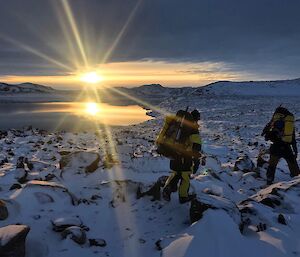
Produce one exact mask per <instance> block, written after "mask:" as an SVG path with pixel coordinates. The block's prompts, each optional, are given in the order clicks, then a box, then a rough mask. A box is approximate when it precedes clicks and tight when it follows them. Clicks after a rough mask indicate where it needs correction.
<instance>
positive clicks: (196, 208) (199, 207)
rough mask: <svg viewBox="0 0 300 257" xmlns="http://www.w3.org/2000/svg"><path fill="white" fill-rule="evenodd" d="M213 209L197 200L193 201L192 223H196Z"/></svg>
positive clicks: (191, 209) (191, 210) (191, 208)
mask: <svg viewBox="0 0 300 257" xmlns="http://www.w3.org/2000/svg"><path fill="white" fill-rule="evenodd" d="M209 208H211V206H210V205H208V204H204V203H201V202H200V201H198V200H197V199H194V200H192V201H191V207H190V221H191V223H194V222H196V221H198V220H200V219H201V218H202V215H203V212H205V211H206V210H207V209H209Z"/></svg>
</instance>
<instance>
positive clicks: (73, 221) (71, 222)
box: [52, 217, 83, 232]
mask: <svg viewBox="0 0 300 257" xmlns="http://www.w3.org/2000/svg"><path fill="white" fill-rule="evenodd" d="M52 225H53V230H54V231H56V232H62V231H64V230H65V229H67V228H68V227H73V226H75V227H81V226H82V225H83V224H82V221H81V220H80V219H79V218H77V217H69V218H58V219H56V220H53V221H52Z"/></svg>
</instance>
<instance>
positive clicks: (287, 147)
mask: <svg viewBox="0 0 300 257" xmlns="http://www.w3.org/2000/svg"><path fill="white" fill-rule="evenodd" d="M261 135H262V136H265V140H266V141H268V140H270V141H271V142H272V144H271V146H270V159H269V167H268V169H267V185H271V184H272V183H273V181H274V177H275V171H276V167H277V164H278V162H279V160H280V159H281V158H284V159H285V160H286V162H287V164H288V167H289V170H290V175H291V177H295V176H297V175H299V173H300V171H299V166H298V163H297V155H298V149H297V142H296V136H295V125H294V115H293V114H292V113H291V112H290V111H289V110H288V109H286V108H284V107H282V106H279V107H277V108H276V110H275V112H274V114H273V116H272V119H271V121H270V122H269V123H268V124H267V125H266V126H265V128H264V129H263V132H262V134H261Z"/></svg>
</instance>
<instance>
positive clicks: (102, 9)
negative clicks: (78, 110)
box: [0, 0, 300, 89]
mask: <svg viewBox="0 0 300 257" xmlns="http://www.w3.org/2000/svg"><path fill="white" fill-rule="evenodd" d="M299 10H300V1H299V0H288V1H283V0H243V1H241V0H226V1H225V0H189V1H182V0H26V1H24V0H9V1H4V0H0V81H1V82H7V83H22V82H35V83H41V84H45V85H50V86H54V87H57V88H63V89H65V88H70V89H71V88H79V87H81V86H82V85H83V84H84V83H85V82H83V81H82V79H81V78H82V76H83V75H84V74H85V73H86V72H96V73H97V74H98V75H99V76H101V82H99V83H97V85H94V86H101V84H103V85H104V84H105V85H108V86H135V85H142V84H150V83H160V84H162V85H165V86H201V85H205V84H208V83H210V82H214V81H218V80H233V81H241V80H276V79H292V78H298V77H300V75H299V74H300V47H299V44H300V19H299Z"/></svg>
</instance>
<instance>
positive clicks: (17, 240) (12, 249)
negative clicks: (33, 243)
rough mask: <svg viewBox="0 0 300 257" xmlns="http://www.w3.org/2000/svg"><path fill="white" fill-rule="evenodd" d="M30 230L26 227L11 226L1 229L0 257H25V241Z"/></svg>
mask: <svg viewBox="0 0 300 257" xmlns="http://www.w3.org/2000/svg"><path fill="white" fill-rule="evenodd" d="M29 231H30V228H29V227H28V226H25V225H9V226H6V227H2V228H0V256H1V257H24V256H25V240H26V236H27V234H28V232H29Z"/></svg>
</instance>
